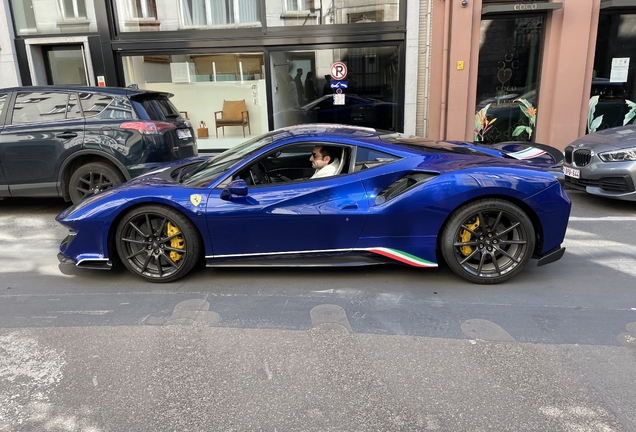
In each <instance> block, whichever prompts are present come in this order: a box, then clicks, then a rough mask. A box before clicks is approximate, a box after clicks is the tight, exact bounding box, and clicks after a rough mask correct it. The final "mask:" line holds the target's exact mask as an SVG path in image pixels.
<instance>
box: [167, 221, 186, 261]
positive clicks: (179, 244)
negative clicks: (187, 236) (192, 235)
mask: <svg viewBox="0 0 636 432" xmlns="http://www.w3.org/2000/svg"><path fill="white" fill-rule="evenodd" d="M178 232H179V228H178V227H176V226H175V225H173V224H172V223H171V222H168V223H167V224H166V234H167V235H168V237H170V236H173V235H175V234H177V233H178ZM170 246H172V247H173V248H175V249H183V248H184V247H185V240H183V237H181V236H177V237H175V238H173V239H171V240H170ZM181 258H183V254H182V253H179V252H174V251H172V252H170V259H171V260H172V261H174V262H177V261H179V260H180V259H181Z"/></svg>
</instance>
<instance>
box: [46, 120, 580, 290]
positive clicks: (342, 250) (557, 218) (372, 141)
mask: <svg viewBox="0 0 636 432" xmlns="http://www.w3.org/2000/svg"><path fill="white" fill-rule="evenodd" d="M324 145H330V146H333V147H335V149H333V152H334V153H335V154H336V155H338V157H337V158H335V159H338V161H339V163H338V164H337V167H336V168H337V169H336V170H335V173H336V175H334V176H332V177H325V178H317V179H311V178H310V177H311V176H312V174H313V173H314V170H313V169H312V167H311V164H310V160H309V159H310V156H311V157H312V158H315V157H316V156H314V155H313V154H312V153H315V152H316V151H315V150H314V146H324ZM520 146H524V148H523V149H521V147H520ZM504 147H506V146H504ZM511 147H515V148H514V149H513V150H514V151H513V152H511V153H508V152H507V151H505V150H498V149H494V148H488V147H478V146H475V145H472V144H469V143H455V142H447V141H432V140H427V139H424V138H418V137H407V136H404V135H402V134H396V133H393V134H391V133H386V134H385V133H381V132H378V131H376V130H375V129H370V128H362V127H353V126H341V125H323V124H312V125H303V126H296V127H289V128H283V129H278V130H275V131H273V132H270V133H267V134H264V135H261V136H259V137H256V138H254V139H252V140H250V141H247V142H245V143H243V144H240V145H238V146H236V147H233V148H231V149H230V150H227V151H225V152H224V153H221V154H220V155H218V156H216V157H213V158H209V157H208V158H205V157H198V158H191V159H187V160H183V161H180V162H174V163H171V164H168V165H167V166H164V167H162V168H159V169H157V170H154V171H152V172H150V173H147V174H146V175H145V176H142V177H138V178H136V179H133V180H131V181H129V182H128V183H126V184H123V185H120V186H118V187H114V188H111V189H109V190H107V191H104V192H102V193H100V194H98V195H94V196H92V197H89V198H87V199H86V200H84V201H82V202H81V203H79V204H78V205H75V206H72V207H70V208H69V209H67V210H66V211H64V212H63V213H61V214H60V215H58V216H57V220H58V221H59V222H60V223H61V224H62V225H64V226H66V227H67V228H68V229H69V235H68V237H67V238H66V239H64V241H63V242H62V243H61V245H60V253H59V255H58V258H59V259H60V261H61V262H62V263H64V264H72V265H76V266H77V267H86V268H110V267H111V266H112V265H113V263H117V262H122V263H123V265H124V266H125V267H126V268H128V269H129V270H130V271H131V272H133V273H134V274H137V275H139V276H141V277H142V278H144V279H146V280H149V281H152V282H170V281H174V280H177V279H179V278H181V277H182V276H184V275H185V274H187V273H188V272H189V271H190V270H191V269H192V268H193V267H194V265H195V264H196V263H197V262H200V261H203V260H205V262H206V263H207V265H208V266H266V265H278V266H302V265H306V266H315V265H327V266H333V265H338V266H343V265H349V266H359V265H369V264H381V263H387V262H393V263H395V262H397V263H402V264H406V265H410V266H414V267H422V268H427V267H437V265H438V263H439V262H440V261H442V260H444V261H446V262H447V263H448V265H449V266H450V268H451V269H452V270H453V271H454V272H455V273H457V274H458V275H459V276H461V277H463V278H465V279H467V280H469V281H472V282H476V283H497V282H502V281H505V280H507V279H509V278H511V277H513V276H514V275H516V274H518V273H519V272H520V271H521V270H522V269H523V268H524V266H525V265H526V264H527V263H528V262H529V260H530V259H531V258H533V257H534V258H537V259H538V264H539V265H542V264H548V263H550V262H553V261H556V260H558V259H560V258H561V256H562V255H563V253H564V250H565V249H564V248H563V247H561V243H562V242H563V238H564V236H565V230H566V228H567V224H568V218H569V214H570V200H569V199H568V197H567V195H566V194H565V193H564V191H563V189H562V187H561V184H560V182H559V181H558V180H557V178H556V177H555V176H554V175H552V174H551V172H550V170H552V169H554V163H555V161H554V159H553V158H551V157H550V156H549V154H548V153H546V152H545V151H543V150H540V149H534V148H532V147H531V146H530V145H524V144H522V143H519V144H518V145H516V146H511ZM334 163H335V162H334ZM558 173H559V175H561V174H560V169H559V171H558Z"/></svg>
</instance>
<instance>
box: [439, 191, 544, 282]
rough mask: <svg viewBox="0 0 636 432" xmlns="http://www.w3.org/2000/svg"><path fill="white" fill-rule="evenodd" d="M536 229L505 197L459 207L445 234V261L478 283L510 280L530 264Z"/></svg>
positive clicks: (452, 216) (443, 242)
mask: <svg viewBox="0 0 636 432" xmlns="http://www.w3.org/2000/svg"><path fill="white" fill-rule="evenodd" d="M534 245H535V232H534V227H533V225H532V222H531V221H530V218H529V217H528V215H526V214H525V213H524V212H523V210H521V209H520V208H519V207H517V206H516V205H514V204H512V203H510V202H507V201H504V200H501V199H482V200H479V201H475V202H472V203H470V204H467V205H465V206H463V207H460V208H459V209H457V210H455V212H453V214H452V215H451V218H450V219H449V221H448V223H447V225H446V228H445V229H444V232H443V234H442V239H441V249H442V255H443V256H444V260H445V261H446V263H447V264H448V266H449V267H450V268H451V270H453V272H455V273H456V274H457V275H458V276H460V277H462V278H464V279H466V280H469V281H471V282H474V283H480V284H496V283H500V282H503V281H505V280H508V279H510V278H511V277H513V276H514V275H516V274H517V273H519V272H520V271H521V270H523V268H524V267H525V265H526V264H527V263H528V261H529V260H530V258H532V254H533V251H534Z"/></svg>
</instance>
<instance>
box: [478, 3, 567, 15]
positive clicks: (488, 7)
mask: <svg viewBox="0 0 636 432" xmlns="http://www.w3.org/2000/svg"><path fill="white" fill-rule="evenodd" d="M562 8H563V3H560V2H551V3H548V2H538V1H537V2H535V1H517V2H510V3H487V4H484V5H483V6H482V7H481V14H482V15H486V14H494V13H528V12H541V11H550V10H555V9H562Z"/></svg>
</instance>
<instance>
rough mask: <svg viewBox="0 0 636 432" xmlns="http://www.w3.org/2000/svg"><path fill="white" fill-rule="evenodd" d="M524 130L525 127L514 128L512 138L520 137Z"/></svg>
mask: <svg viewBox="0 0 636 432" xmlns="http://www.w3.org/2000/svg"><path fill="white" fill-rule="evenodd" d="M525 128H526V127H525V126H517V127H516V128H515V130H514V132H512V136H513V137H516V136H519V135H521V134H522V133H524V132H525Z"/></svg>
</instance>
